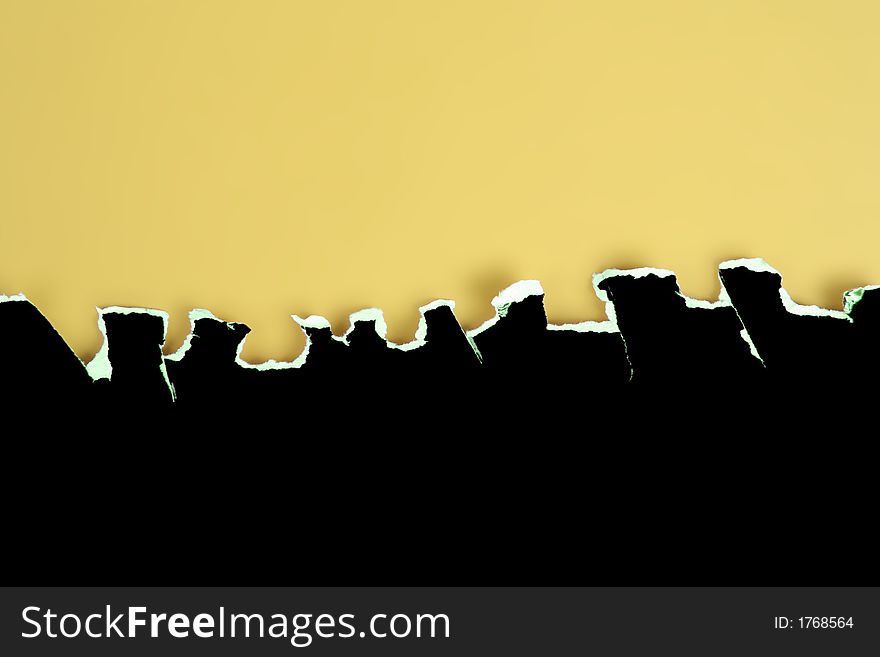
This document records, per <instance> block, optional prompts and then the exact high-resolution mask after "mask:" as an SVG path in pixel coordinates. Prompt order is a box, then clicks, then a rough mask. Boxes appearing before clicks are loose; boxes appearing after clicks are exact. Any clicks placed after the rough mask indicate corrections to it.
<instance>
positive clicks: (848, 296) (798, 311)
mask: <svg viewBox="0 0 880 657" xmlns="http://www.w3.org/2000/svg"><path fill="white" fill-rule="evenodd" d="M736 267H744V268H746V269H750V270H752V271H756V272H769V273H773V274H776V275H777V276H779V277H780V280H781V279H782V275H781V274H780V272H779V271H778V270H776V269H775V268H773V267H772V266H771V265H769V264H768V263H767V262H766V261H764V260H763V259H762V258H740V259H736V260H726V261H724V262H722V263H721V264H720V265H719V267H718V270H719V279H720V270H722V269H733V268H736ZM649 274H654V275H657V276H675V273H674V272H672V271H670V270H668V269H657V268H652V267H640V268H635V269H629V270H621V269H606V270H605V271H603V272H600V273H596V274H593V277H592V283H593V289H594V291H595V293H596V295H597V296H598V297H599V299H600V300H601V301H603V302H604V303H605V310H606V315H607V317H608V319H606V320H603V321H584V322H578V323H572V324H550V323H549V322H548V324H547V330H549V331H576V332H580V333H588V332H593V333H617V334H618V335H620V339H621V342H622V343H623V348H624V354H625V357H626V360H627V363H628V365H629V368H630V380H632V377H633V367H632V362H631V361H630V358H629V350H628V346H627V344H626V339H625V337H624V336H623V333H622V332H621V331H620V327H619V326H618V324H617V314H616V311H615V308H614V303H613V301H612V300H611V299H609V297H608V295H607V294H606V293H605V291H603V290H601V289H600V288H599V283H601V282H602V281H603V280H605V279H606V278H609V277H611V276H619V275H625V276H632V277H636V278H638V277H642V276H647V275H649ZM676 285H677V281H676ZM874 289H880V286H877V285H868V286H863V287H859V288H854V289H852V290H847V291H846V292H844V294H843V304H844V310H843V311H839V310H830V309H826V308H821V307H819V306H814V305H801V304H798V303H797V302H795V301H794V300H793V299H792V298H791V296H790V295H789V294H788V291H787V290H785V289H784V288H783V287H781V286H780V292H779V294H780V299H781V301H782V304H783V306H784V308H785V309H786V310H787V311H788V312H790V313H791V314H794V315H800V316H813V317H830V318H834V319H843V320H846V321H848V322H850V323H852V322H853V319H852V317H851V316H850V315H851V313H852V311H853V309H854V308H855V306H856V305H857V304H858V303H859V301H860V300H861V299H862V297H863V295H864V293H865V292H866V291H868V290H874ZM677 294H678V295H679V296H681V297H682V298H683V299H684V300H685V304H686V305H687V306H688V307H690V308H706V309H711V308H718V307H727V306H730V307H732V308H733V310H734V312H735V313H736V315H737V318H738V320H739V322H740V325H741V326H742V327H743V328H742V331H740V336H741V337H742V339H743V340H744V341H745V342H746V343H747V344H748V346H749V351H750V353H751V354H752V355H753V356H754V357H755V358H757V359H758V360H759V361H760V362H761V364H762V366H764V367H766V364H765V363H764V360H763V358H762V357H761V355H760V353H759V352H758V350H757V347H756V346H755V344H754V342H753V341H752V339H751V336H750V335H749V333H748V331H747V329H746V328H745V323H744V322H743V320H742V317H741V316H740V314H739V311H738V310H737V308H736V306H735V305H734V304H733V303H732V301H731V299H730V295H729V294H728V292H727V290H726V289H725V287H724V283H723V281H722V282H721V292H720V294H719V298H718V300H717V301H714V302H710V301H704V300H701V299H693V298H691V297H688V296H686V295H684V294H682V293H681V291H680V289H679V290H678V291H677ZM529 296H541V297H543V296H544V290H543V288H542V287H541V284H540V282H539V281H537V280H522V281H518V282H516V283H513V284H512V285H510V286H508V287H506V288H504V289H503V290H502V291H501V292H499V293H498V295H496V297H495V298H493V299H492V305H493V306H494V307H495V316H494V317H492V318H491V319H489V320H486V321H485V322H483V324H482V325H480V326H479V327H477V328H475V329H470V330H464V329H463V328H462V332H463V333H464V335H465V338H466V339H467V341H468V343H469V344H470V345H471V348H472V349H473V350H474V353H475V355H476V357H477V359H478V360H479V362H480V363H481V364H482V362H483V357H482V354H481V353H480V350H479V348H478V347H477V345H476V343H475V341H474V338H475V337H476V336H477V335H479V334H480V333H482V332H483V331H485V330H486V329H488V328H490V327H491V326H494V325H495V324H497V323H498V321H499V320H500V319H502V318H503V317H504V316H505V315H506V314H507V311H508V309H509V308H510V306H511V304H512V303H515V302H518V301H523V300H525V299H526V298H528V297H529ZM11 301H27V302H28V303H31V302H30V300H29V299H27V297H26V296H25V295H24V294H23V293H18V294H15V295H4V294H0V303H4V302H11ZM32 305H33V304H32ZM442 305H447V306H449V307H450V309H454V308H455V302H453V301H451V300H446V299H438V300H437V301H433V302H431V303H429V304H427V305H425V306H422V307H420V308H419V311H420V313H421V317H420V319H419V328H418V329H417V331H416V336H415V339H414V340H412V341H410V342H408V343H404V344H395V343H393V342H391V341H389V340H388V339H387V325H386V324H385V320H384V314H383V313H382V311H381V310H380V309H378V308H368V309H364V310H361V311H357V312H355V313H352V314H351V315H350V316H349V319H350V322H351V325H350V327H349V329H348V330H347V331H346V333H345V335H344V336H342V337H338V336H335V335H333V336H332V338H333V339H334V340H337V341H341V342H343V343H345V344H346V345H347V344H348V340H347V338H348V335H349V334H350V333H351V331H352V330H353V328H354V324H355V323H356V322H357V321H370V320H371V321H374V326H375V329H376V331H377V333H378V334H379V335H380V337H382V338H383V340H385V342H386V344H387V345H388V346H389V347H390V348H394V349H399V350H401V351H410V350H413V349H418V348H420V347H421V346H423V345H424V344H425V342H426V340H425V336H426V334H427V323H426V320H425V313H426V312H427V311H429V310H432V309H434V308H437V307H439V306H442ZM34 307H35V308H36V306H34ZM95 310H96V311H97V312H98V330H99V331H100V333H101V335H102V337H103V342H102V345H101V348H100V349H99V351H98V352H97V353H96V354H95V355H94V357H93V358H92V359H91V360H90V361H89V362H88V363H83V360H82V359H81V358H80V357H79V355H78V354H77V353H76V352H75V351H73V350H72V349H71V350H70V351H71V353H72V354H73V355H74V356H75V357H76V358H77V360H79V361H80V363H83V366H84V368H85V369H86V372H87V373H88V374H89V376H90V377H91V378H92V380H93V381H97V380H98V379H104V378H105V379H108V380H109V379H111V377H112V373H113V369H112V365H111V364H110V360H109V354H108V349H109V344H108V339H107V330H106V324H105V322H104V318H103V314H104V313H111V312H112V313H122V314H129V313H145V314H149V315H153V316H157V317H160V318H161V319H162V323H163V342H162V345H161V346H160V351H161V347H162V346H164V344H165V338H166V335H167V326H168V313H166V312H165V311H162V310H155V309H150V308H135V307H125V306H108V307H105V308H103V309H102V308H97V307H96V309H95ZM37 312H40V311H39V309H37ZM40 314H41V315H42V313H40ZM43 317H45V315H43ZM189 317H190V333H189V334H188V335H187V337H186V339H185V340H184V343H183V344H182V345H181V347H180V348H179V349H178V350H177V351H175V352H174V353H173V354H170V355H168V356H165V355H164V354H163V355H162V362H161V365H160V369H161V372H162V378H163V379H164V380H165V383H166V385H167V386H168V389H169V391H170V393H171V396H172V399H176V397H177V394H176V391H175V389H174V385H173V384H172V382H171V381H170V379H169V377H168V372H167V370H166V368H165V359H168V360H171V361H179V360H181V359H182V358H183V357H184V356H185V354H186V352H187V351H188V350H189V348H190V346H191V343H192V338H193V337H194V336H195V321H196V320H197V319H202V318H208V319H214V320H216V321H224V320H220V319H219V318H217V317H216V316H215V315H214V314H213V313H211V312H210V311H208V310H205V309H193V310H192V311H190V313H189ZM291 317H292V318H293V319H294V320H295V321H296V322H297V324H298V325H299V326H300V328H301V330H302V331H303V333H304V334H305V337H306V344H305V347H304V349H303V351H302V353H300V355H299V356H297V357H296V358H295V359H294V360H293V361H291V362H279V361H275V360H273V359H270V360H268V361H266V362H263V363H258V364H252V363H248V362H247V361H245V360H244V359H242V358H241V352H242V349H243V348H244V342H245V340H246V339H247V336H244V337H243V338H242V340H241V341H240V342H239V344H238V347H237V349H236V357H235V361H236V364H237V365H239V366H240V367H243V368H246V369H255V370H261V371H262V370H275V369H290V368H299V367H301V366H302V365H303V364H304V363H305V362H306V360H307V358H308V354H309V347H310V345H311V338H310V337H309V332H308V330H307V329H309V328H330V323H329V321H327V319H325V318H324V317H321V316H317V315H310V316H309V317H306V318H305V319H303V318H301V317H298V316H297V315H291ZM224 323H225V324H226V325H227V326H228V327H229V328H230V329H233V328H234V327H235V325H236V323H235V322H224ZM50 326H51V322H50ZM459 326H461V325H460V323H459ZM52 328H53V330H54V326H53V327H52ZM56 333H57V331H56ZM59 337H61V336H60V334H59ZM61 339H62V341H63V342H64V343H65V345H66V346H67V347H68V349H70V347H69V345H67V342H66V341H65V340H64V339H63V337H62V338H61Z"/></svg>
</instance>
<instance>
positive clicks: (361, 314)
mask: <svg viewBox="0 0 880 657" xmlns="http://www.w3.org/2000/svg"><path fill="white" fill-rule="evenodd" d="M442 307H447V308H449V310H450V312H452V316H453V317H455V301H452V300H451V299H436V300H434V301H432V302H431V303H427V304H425V305H424V306H419V325H418V328H416V333H415V336H414V338H413V339H412V340H410V341H409V342H404V343H403V344H398V343H396V342H392V341H391V340H389V339H388V324H387V323H386V322H385V313H384V312H383V311H382V309H381V308H364V309H363V310H358V311H357V312H353V313H351V314H350V315H349V316H348V323H349V324H348V329H347V330H346V331H345V334H344V335H343V336H342V338H341V339H342V340H343V342H345V344H346V345H347V346H350V342H349V336H350V335H351V333H352V332H353V331H354V329H355V324H357V323H358V322H368V323H369V322H372V323H373V328H374V330H375V331H376V334H377V335H378V336H379V337H380V338H382V340H383V341H384V342H385V345H386V346H387V347H388V348H389V349H396V350H398V351H413V350H415V349H420V348H421V347H423V346H425V345H426V344H427V336H428V320H427V319H426V318H425V315H426V314H427V313H428V312H430V311H431V310H436V309H437V308H442ZM456 323H457V324H458V326H459V329H460V330H461V332H462V333H464V335H465V338H466V339H467V342H468V344H469V345H470V346H471V348H472V349H473V350H474V355H475V356H476V357H477V359H478V360H479V361H480V362H481V363H482V362H483V356H482V354H481V353H480V350H479V349H478V348H477V345H476V344H474V341H473V340H472V339H471V338H470V337H468V335H467V332H466V331H465V330H464V329H462V328H461V323H459V322H458V319H457V318H456Z"/></svg>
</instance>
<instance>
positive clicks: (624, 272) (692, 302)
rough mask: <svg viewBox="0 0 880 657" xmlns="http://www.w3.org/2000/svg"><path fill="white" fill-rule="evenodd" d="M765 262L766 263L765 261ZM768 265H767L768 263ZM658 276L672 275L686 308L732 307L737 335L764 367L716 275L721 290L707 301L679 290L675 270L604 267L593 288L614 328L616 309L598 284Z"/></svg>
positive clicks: (624, 342)
mask: <svg viewBox="0 0 880 657" xmlns="http://www.w3.org/2000/svg"><path fill="white" fill-rule="evenodd" d="M765 264H766V263H765ZM768 266H769V265H768ZM652 274H653V275H654V276H658V277H660V278H668V277H670V276H671V277H672V278H673V279H675V287H676V291H675V293H676V294H677V295H678V296H679V297H681V298H682V299H684V304H685V306H686V307H687V308H700V309H702V310H715V309H717V308H733V312H734V313H736V318H737V320H738V321H739V325H740V327H741V329H740V331H739V336H740V338H742V340H743V341H744V342H745V343H746V345H747V346H748V348H749V353H751V355H752V356H754V357H755V358H757V359H758V361H760V363H761V365H762V366H764V367H766V365H765V364H764V359H763V358H761V354H759V353H758V349H757V347H756V346H755V343H754V341H753V340H752V336H750V335H749V332H748V330H747V329H746V325H745V323H744V322H743V320H742V317H740V315H739V312H737V310H736V307H735V306H734V305H733V303H732V301H731V300H730V295H729V294H728V293H727V290H725V289H724V281H722V280H721V276H720V275H719V276H718V279H719V282H720V283H721V291H720V292H719V294H718V299H717V300H716V301H708V300H706V299H695V298H694V297H689V296H687V295H686V294H684V293H683V292H682V291H681V286H680V285H679V283H678V276H676V274H675V272H674V271H672V270H671V269H660V268H657V267H637V268H635V269H606V270H605V271H603V272H600V273H598V274H594V275H593V289H594V290H595V291H596V295H597V296H598V297H599V299H601V300H602V301H604V302H605V312H606V314H607V315H608V318H609V320H611V321H613V322H614V325H615V328H616V329H617V330H618V331H619V327H617V311H616V310H615V308H614V302H613V301H611V300H610V299H609V298H608V294H607V293H606V292H605V290H602V289H601V288H600V287H599V284H600V283H601V282H602V281H604V280H606V279H608V278H613V277H618V276H630V277H632V278H644V277H645V276H649V275H652ZM620 335H621V339H622V340H623V346H624V350H625V351H626V338H625V337H624V335H623V332H622V331H621V332H620ZM627 361H629V354H628V352H627ZM630 368H632V363H630Z"/></svg>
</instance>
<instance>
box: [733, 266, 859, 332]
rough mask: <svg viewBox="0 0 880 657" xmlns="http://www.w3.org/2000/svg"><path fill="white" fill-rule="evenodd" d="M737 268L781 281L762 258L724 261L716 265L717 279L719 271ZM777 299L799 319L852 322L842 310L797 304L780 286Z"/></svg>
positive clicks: (776, 272)
mask: <svg viewBox="0 0 880 657" xmlns="http://www.w3.org/2000/svg"><path fill="white" fill-rule="evenodd" d="M739 267H741V268H743V269H748V270H750V271H754V272H759V273H767V274H776V275H777V276H779V280H780V281H782V280H783V276H782V273H781V272H779V271H778V270H777V269H775V268H774V267H773V266H772V265H770V264H769V263H768V262H767V261H766V260H764V259H763V258H737V259H736V260H725V261H724V262H722V263H721V264H720V265H718V273H719V278H720V274H721V270H723V269H736V268H739ZM779 298H780V299H781V300H782V305H783V306H784V307H785V309H786V310H787V311H788V312H789V313H791V314H792V315H799V316H801V317H831V318H833V319H843V320H846V321H847V322H852V317H850V316H849V314H848V313H846V312H845V311H843V310H831V309H830V308H822V307H820V306H807V305H802V304H799V303H797V302H796V301H795V300H794V299H792V298H791V295H790V294H789V293H788V290H786V289H785V287H783V286H782V285H781V284H780V287H779ZM844 303H845V301H844Z"/></svg>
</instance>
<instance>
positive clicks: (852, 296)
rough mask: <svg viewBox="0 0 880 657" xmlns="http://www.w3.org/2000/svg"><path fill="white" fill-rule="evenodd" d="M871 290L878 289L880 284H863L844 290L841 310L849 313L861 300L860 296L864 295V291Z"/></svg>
mask: <svg viewBox="0 0 880 657" xmlns="http://www.w3.org/2000/svg"><path fill="white" fill-rule="evenodd" d="M871 290H880V285H863V286H862V287H855V288H853V289H851V290H847V291H846V292H844V293H843V312H845V313H846V314H847V315H851V314H852V311H853V309H854V308H855V307H856V305H857V304H858V303H859V302H860V301H861V300H862V297H864V296H865V292H870V291H871Z"/></svg>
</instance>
